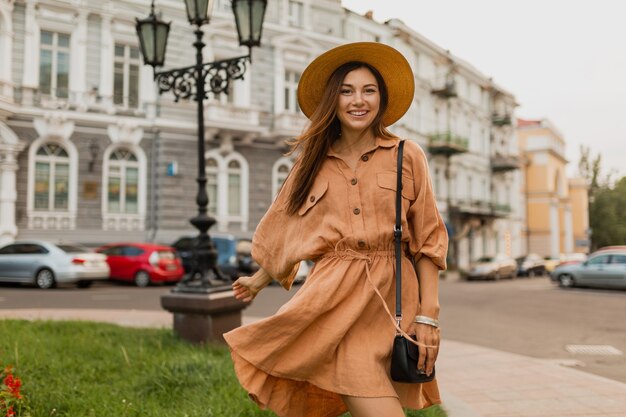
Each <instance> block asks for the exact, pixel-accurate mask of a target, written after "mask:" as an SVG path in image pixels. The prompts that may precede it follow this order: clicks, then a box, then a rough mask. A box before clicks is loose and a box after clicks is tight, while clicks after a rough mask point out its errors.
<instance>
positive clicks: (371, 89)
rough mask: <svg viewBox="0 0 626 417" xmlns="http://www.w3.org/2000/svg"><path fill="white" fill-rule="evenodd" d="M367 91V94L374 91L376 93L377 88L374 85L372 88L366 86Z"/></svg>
mask: <svg viewBox="0 0 626 417" xmlns="http://www.w3.org/2000/svg"><path fill="white" fill-rule="evenodd" d="M365 92H366V93H367V94H374V93H376V89H375V88H373V87H372V88H366V89H365Z"/></svg>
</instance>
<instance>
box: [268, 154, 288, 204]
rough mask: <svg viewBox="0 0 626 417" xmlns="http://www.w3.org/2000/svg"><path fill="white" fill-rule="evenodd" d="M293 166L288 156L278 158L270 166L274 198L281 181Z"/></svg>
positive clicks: (282, 181)
mask: <svg viewBox="0 0 626 417" xmlns="http://www.w3.org/2000/svg"><path fill="white" fill-rule="evenodd" d="M292 166H293V162H292V161H291V160H290V159H288V158H280V159H279V160H278V161H276V162H275V163H274V167H273V168H272V197H273V198H276V195H277V194H278V192H279V191H280V187H282V185H283V183H284V182H285V180H286V179H287V175H289V171H290V170H291V167H292Z"/></svg>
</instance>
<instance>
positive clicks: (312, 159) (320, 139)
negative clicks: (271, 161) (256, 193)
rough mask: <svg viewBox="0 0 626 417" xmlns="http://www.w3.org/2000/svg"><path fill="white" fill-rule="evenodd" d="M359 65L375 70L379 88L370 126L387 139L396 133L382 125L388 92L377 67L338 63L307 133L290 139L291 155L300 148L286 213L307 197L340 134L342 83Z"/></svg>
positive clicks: (293, 212) (359, 63)
mask: <svg viewBox="0 0 626 417" xmlns="http://www.w3.org/2000/svg"><path fill="white" fill-rule="evenodd" d="M359 68H367V69H368V70H370V71H371V72H372V74H373V75H374V77H375V78H376V82H377V83H378V90H379V91H380V106H379V110H378V114H377V115H376V117H375V118H374V120H373V121H372V124H371V125H370V129H372V132H373V133H374V136H375V137H383V138H387V139H392V138H395V137H396V136H395V135H394V134H392V133H391V132H389V131H388V130H387V129H386V128H385V126H383V122H382V119H383V115H384V114H385V111H386V110H387V104H388V102H389V96H388V93H387V85H386V84H385V80H384V79H383V77H382V76H381V75H380V73H379V72H378V70H376V68H374V67H372V66H371V65H369V64H366V63H364V62H359V61H353V62H347V63H345V64H343V65H341V66H340V67H338V68H337V69H336V70H335V71H334V72H333V74H332V75H331V76H330V78H329V79H328V82H327V83H326V88H325V89H324V94H323V95H322V99H321V101H320V103H319V104H318V106H317V108H316V109H315V111H314V112H313V114H312V115H311V123H310V124H309V126H308V127H307V129H306V130H305V131H304V133H302V134H301V135H300V136H298V137H297V138H295V139H293V140H291V141H289V142H288V144H289V146H290V147H291V150H290V151H289V152H288V154H289V155H290V154H292V153H294V152H296V150H298V149H300V150H301V152H300V154H299V155H298V157H297V159H296V162H295V164H294V167H293V170H292V172H291V173H290V175H295V178H294V181H293V186H292V187H291V190H290V194H289V196H288V201H289V202H288V205H287V213H289V214H291V215H293V214H295V213H296V212H297V211H298V209H299V208H300V206H301V205H302V204H303V203H304V201H305V200H306V198H307V196H308V194H309V191H310V190H311V187H312V186H313V182H314V181H315V177H316V175H317V173H318V172H319V170H320V168H321V166H322V163H323V162H324V159H325V157H326V154H327V153H328V150H329V149H330V146H331V145H332V144H333V142H335V141H336V140H337V139H338V138H339V137H340V136H341V124H340V122H339V119H338V118H337V103H338V101H339V93H340V91H341V85H342V84H343V80H344V79H345V77H346V75H348V73H349V72H351V71H354V70H356V69H359ZM365 132H366V131H364V132H363V134H365Z"/></svg>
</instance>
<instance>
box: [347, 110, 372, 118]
mask: <svg viewBox="0 0 626 417" xmlns="http://www.w3.org/2000/svg"><path fill="white" fill-rule="evenodd" d="M348 114H349V115H351V116H355V117H361V116H365V115H366V114H367V111H366V110H353V111H349V112H348Z"/></svg>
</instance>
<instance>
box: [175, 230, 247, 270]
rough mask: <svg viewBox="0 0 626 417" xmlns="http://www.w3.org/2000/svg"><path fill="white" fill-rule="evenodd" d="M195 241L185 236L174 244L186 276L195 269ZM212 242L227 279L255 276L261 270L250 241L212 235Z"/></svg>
mask: <svg viewBox="0 0 626 417" xmlns="http://www.w3.org/2000/svg"><path fill="white" fill-rule="evenodd" d="M195 239H196V237H195V236H183V237H181V238H179V239H178V240H177V241H176V242H174V243H173V244H172V247H173V248H174V249H176V252H177V254H178V256H179V257H180V258H181V259H182V262H183V268H185V273H186V274H188V273H190V272H191V271H192V269H193V245H194V242H195ZM211 240H212V241H213V244H214V245H215V247H216V249H217V265H218V267H219V269H220V271H221V272H222V273H223V274H224V275H226V277H228V278H230V279H233V280H235V279H237V278H239V277H240V276H242V275H250V274H254V273H255V272H256V271H257V270H258V269H259V265H258V264H257V263H256V262H254V260H253V259H252V255H251V253H250V250H251V247H252V242H251V241H250V239H245V238H237V237H235V236H233V235H228V234H214V233H211Z"/></svg>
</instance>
